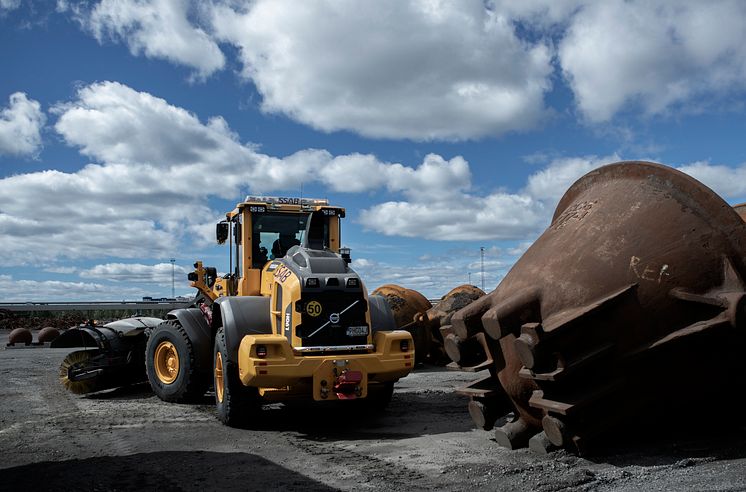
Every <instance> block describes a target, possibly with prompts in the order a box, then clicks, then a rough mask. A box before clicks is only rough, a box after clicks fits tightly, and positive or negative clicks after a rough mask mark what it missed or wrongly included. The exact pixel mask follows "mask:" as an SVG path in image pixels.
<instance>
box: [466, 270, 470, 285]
mask: <svg viewBox="0 0 746 492" xmlns="http://www.w3.org/2000/svg"><path fill="white" fill-rule="evenodd" d="M466 274H467V275H468V276H469V285H471V272H466Z"/></svg>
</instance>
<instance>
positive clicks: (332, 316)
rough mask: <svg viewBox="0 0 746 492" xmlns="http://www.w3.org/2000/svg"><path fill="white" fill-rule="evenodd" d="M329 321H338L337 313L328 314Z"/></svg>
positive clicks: (335, 322) (334, 322)
mask: <svg viewBox="0 0 746 492" xmlns="http://www.w3.org/2000/svg"><path fill="white" fill-rule="evenodd" d="M329 321H330V322H331V323H333V324H335V325H336V324H337V323H339V313H332V314H330V315H329Z"/></svg>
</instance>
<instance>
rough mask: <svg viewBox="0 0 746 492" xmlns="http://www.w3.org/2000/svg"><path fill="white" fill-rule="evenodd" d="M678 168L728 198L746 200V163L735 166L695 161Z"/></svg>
mask: <svg viewBox="0 0 746 492" xmlns="http://www.w3.org/2000/svg"><path fill="white" fill-rule="evenodd" d="M678 170H679V171H682V172H685V173H687V174H688V175H690V176H693V177H694V178H696V179H698V180H699V181H701V182H702V183H704V184H705V185H707V186H708V187H710V188H712V190H713V191H715V192H716V193H717V194H719V195H720V196H721V197H723V198H724V199H726V200H733V199H735V201H740V202H743V201H746V164H741V165H740V166H738V167H735V168H733V167H728V166H722V165H712V164H709V163H707V162H693V163H691V164H687V165H685V166H681V167H679V168H678Z"/></svg>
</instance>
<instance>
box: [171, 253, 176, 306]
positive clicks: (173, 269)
mask: <svg viewBox="0 0 746 492" xmlns="http://www.w3.org/2000/svg"><path fill="white" fill-rule="evenodd" d="M175 263H176V258H171V299H176V288H175V284H174V273H175V266H174V264H175Z"/></svg>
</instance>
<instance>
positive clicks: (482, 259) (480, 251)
mask: <svg viewBox="0 0 746 492" xmlns="http://www.w3.org/2000/svg"><path fill="white" fill-rule="evenodd" d="M479 255H480V257H481V262H482V290H484V246H481V247H480V248H479Z"/></svg>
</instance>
